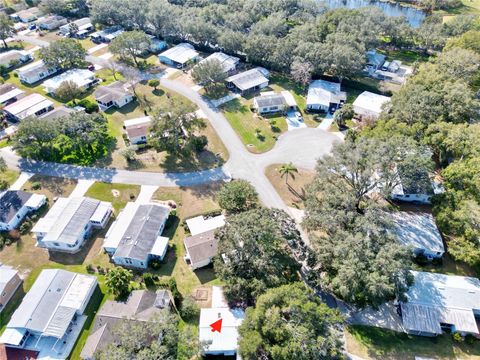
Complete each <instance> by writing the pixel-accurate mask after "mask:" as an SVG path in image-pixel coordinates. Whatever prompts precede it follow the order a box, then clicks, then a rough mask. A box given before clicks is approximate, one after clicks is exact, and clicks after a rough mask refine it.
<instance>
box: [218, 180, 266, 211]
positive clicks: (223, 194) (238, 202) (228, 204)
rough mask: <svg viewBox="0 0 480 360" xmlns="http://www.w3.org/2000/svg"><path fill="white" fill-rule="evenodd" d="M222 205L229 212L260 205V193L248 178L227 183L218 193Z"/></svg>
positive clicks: (245, 209)
mask: <svg viewBox="0 0 480 360" xmlns="http://www.w3.org/2000/svg"><path fill="white" fill-rule="evenodd" d="M217 199H218V203H219V205H220V207H221V208H222V209H224V210H226V211H227V212H229V213H239V212H242V211H247V210H251V209H253V208H255V207H257V206H258V194H257V191H256V190H255V188H254V187H253V186H252V185H251V184H250V183H249V182H248V181H246V180H234V181H231V182H228V183H225V184H224V185H223V186H222V187H221V189H220V190H219V191H218V193H217Z"/></svg>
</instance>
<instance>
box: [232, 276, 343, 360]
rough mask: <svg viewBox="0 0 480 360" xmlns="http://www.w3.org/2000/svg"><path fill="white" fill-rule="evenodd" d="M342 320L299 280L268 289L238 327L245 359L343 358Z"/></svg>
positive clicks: (306, 359) (320, 359)
mask: <svg viewBox="0 0 480 360" xmlns="http://www.w3.org/2000/svg"><path fill="white" fill-rule="evenodd" d="M342 322H343V319H342V317H341V316H340V314H339V313H338V312H337V311H336V310H332V309H330V308H328V306H327V305H325V304H324V303H322V302H321V301H320V299H319V297H318V296H317V295H316V294H314V293H313V291H312V290H310V289H309V288H307V287H306V286H305V285H304V284H302V283H293V284H288V285H283V286H281V287H278V288H274V289H269V290H267V292H266V293H265V294H263V295H260V297H259V298H258V300H257V303H256V305H255V307H254V308H248V309H247V311H246V316H245V320H244V321H243V323H242V325H241V326H240V329H239V332H240V343H239V345H240V349H239V351H240V354H241V355H242V357H243V358H244V359H246V360H256V359H265V360H267V359H271V360H325V359H331V360H334V359H342V358H343V352H342V350H343V343H342V340H341V338H342V336H341V331H340V325H341V324H342Z"/></svg>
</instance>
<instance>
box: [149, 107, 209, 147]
mask: <svg viewBox="0 0 480 360" xmlns="http://www.w3.org/2000/svg"><path fill="white" fill-rule="evenodd" d="M205 126H206V125H205V122H204V121H203V120H202V119H199V118H198V117H197V115H196V114H195V108H194V106H193V105H192V104H186V103H184V102H172V103H171V107H168V108H167V109H162V110H161V111H158V112H157V113H156V114H155V115H154V116H153V120H152V126H151V130H150V131H151V135H152V136H151V137H150V139H149V143H150V144H151V145H153V146H154V147H155V148H156V149H157V150H159V151H167V152H169V153H170V154H172V155H189V154H190V150H191V149H192V146H191V144H192V142H193V141H194V139H195V138H196V137H197V136H196V135H195V133H196V132H197V131H199V130H201V129H203V128H205Z"/></svg>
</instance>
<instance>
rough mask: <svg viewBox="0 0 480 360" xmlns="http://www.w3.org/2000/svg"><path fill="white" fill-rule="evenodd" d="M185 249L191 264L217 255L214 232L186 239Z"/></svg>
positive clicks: (216, 242)
mask: <svg viewBox="0 0 480 360" xmlns="http://www.w3.org/2000/svg"><path fill="white" fill-rule="evenodd" d="M185 247H186V248H187V251H188V254H189V255H190V261H191V262H192V264H196V263H199V262H201V261H204V260H207V259H209V258H211V257H214V256H216V255H217V251H218V240H216V239H215V230H210V231H207V232H204V233H201V234H197V235H194V236H190V237H187V238H186V239H185Z"/></svg>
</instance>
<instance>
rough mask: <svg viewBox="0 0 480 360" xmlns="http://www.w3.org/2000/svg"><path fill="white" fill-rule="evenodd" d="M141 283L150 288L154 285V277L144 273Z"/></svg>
mask: <svg viewBox="0 0 480 360" xmlns="http://www.w3.org/2000/svg"><path fill="white" fill-rule="evenodd" d="M143 282H144V283H145V286H146V287H152V286H154V285H155V275H153V274H152V273H148V272H147V273H144V274H143Z"/></svg>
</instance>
